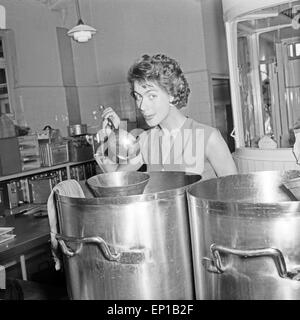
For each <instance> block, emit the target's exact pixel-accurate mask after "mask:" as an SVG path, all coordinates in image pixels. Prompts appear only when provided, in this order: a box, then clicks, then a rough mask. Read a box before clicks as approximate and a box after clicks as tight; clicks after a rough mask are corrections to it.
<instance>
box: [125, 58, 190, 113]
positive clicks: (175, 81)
mask: <svg viewBox="0 0 300 320" xmlns="http://www.w3.org/2000/svg"><path fill="white" fill-rule="evenodd" d="M127 80H128V82H129V83H130V85H131V90H133V86H134V82H138V83H140V84H141V83H145V82H148V81H151V82H155V83H156V84H157V85H158V86H159V87H160V88H162V89H163V90H165V91H166V92H167V93H168V94H170V95H171V96H173V97H174V100H173V101H172V104H173V105H174V106H175V107H176V108H178V109H180V108H182V107H185V106H186V105H187V101H188V96H189V94H190V88H189V84H188V82H187V80H186V78H185V76H184V74H183V72H182V70H181V68H180V66H179V64H178V62H177V61H175V60H174V59H171V58H169V57H167V56H166V55H164V54H156V55H153V56H152V57H151V56H149V55H143V56H142V57H141V58H140V59H139V60H138V61H136V62H135V63H134V64H133V65H132V66H131V68H130V69H129V71H128V76H127Z"/></svg>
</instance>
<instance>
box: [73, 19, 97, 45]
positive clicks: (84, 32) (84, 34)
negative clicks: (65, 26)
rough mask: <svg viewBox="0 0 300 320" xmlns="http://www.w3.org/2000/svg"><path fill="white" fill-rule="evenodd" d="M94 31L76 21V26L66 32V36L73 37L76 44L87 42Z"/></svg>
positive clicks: (80, 21)
mask: <svg viewBox="0 0 300 320" xmlns="http://www.w3.org/2000/svg"><path fill="white" fill-rule="evenodd" d="M96 31H97V30H96V29H94V28H93V27H90V26H88V25H86V24H84V23H83V22H82V20H79V21H78V24H77V26H75V27H74V28H72V29H71V30H69V31H68V36H70V37H73V38H74V40H75V41H77V42H87V41H88V40H89V39H91V38H92V35H93V34H95V33H96Z"/></svg>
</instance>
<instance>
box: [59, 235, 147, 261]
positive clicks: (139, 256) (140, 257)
mask: <svg viewBox="0 0 300 320" xmlns="http://www.w3.org/2000/svg"><path fill="white" fill-rule="evenodd" d="M56 239H57V241H58V243H59V244H60V247H61V249H62V252H63V253H64V254H65V255H66V256H67V257H68V258H71V257H74V256H76V255H78V254H80V252H81V250H82V247H83V244H85V243H93V244H96V245H97V246H98V247H99V249H100V250H101V252H102V254H103V256H104V257H105V258H106V259H107V260H109V261H115V262H119V263H123V264H139V263H142V262H143V261H144V260H145V259H146V257H147V255H146V250H145V249H131V250H129V251H120V252H118V253H113V252H112V250H111V249H110V247H111V246H108V244H107V243H106V241H105V240H104V239H102V238H101V237H99V236H94V237H84V238H77V237H68V236H63V235H61V234H56ZM68 242H73V243H76V244H78V245H79V246H78V248H77V249H76V250H75V251H74V250H73V249H71V248H70V247H69V246H68V245H67V244H66V243H68ZM113 251H114V252H116V250H115V249H114V250H113Z"/></svg>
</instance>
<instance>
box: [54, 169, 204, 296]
mask: <svg viewBox="0 0 300 320" xmlns="http://www.w3.org/2000/svg"><path fill="white" fill-rule="evenodd" d="M149 175H150V180H149V182H148V184H147V186H146V188H145V190H144V194H141V195H132V196H121V197H108V198H104V197H103V198H70V197H65V196H61V195H56V197H57V207H58V215H59V226H60V233H61V235H58V236H57V238H58V240H59V243H60V245H61V248H62V249H63V251H64V266H65V271H66V277H67V286H68V292H69V296H70V298H72V299H103V300H104V299H158V300H161V299H193V298H195V294H194V280H193V269H192V250H191V245H190V233H189V225H188V205H187V198H186V188H187V186H189V185H190V184H191V183H194V182H196V181H199V180H200V176H199V175H188V174H186V173H184V172H150V173H149Z"/></svg>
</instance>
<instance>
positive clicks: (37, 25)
mask: <svg viewBox="0 0 300 320" xmlns="http://www.w3.org/2000/svg"><path fill="white" fill-rule="evenodd" d="M0 4H1V5H4V6H5V8H6V21H7V22H6V24H7V28H11V29H13V30H14V33H15V42H16V51H17V61H16V63H17V65H18V75H17V82H16V88H15V91H16V96H17V108H18V111H22V110H24V116H25V119H26V121H27V123H28V125H29V126H30V127H31V128H32V129H33V130H41V129H42V127H43V126H44V125H46V124H50V125H52V126H53V127H56V128H60V129H61V131H62V132H63V134H66V126H67V125H68V120H69V118H68V110H69V112H70V110H71V111H72V110H73V113H75V114H72V117H73V119H74V118H75V119H76V117H77V119H81V121H82V123H88V125H89V126H95V125H96V124H98V120H97V119H94V117H93V111H94V110H96V106H97V105H99V104H104V105H108V106H112V107H114V108H115V109H116V111H117V112H118V113H119V114H120V116H121V117H122V118H127V119H129V120H135V117H136V114H135V108H134V105H133V102H132V101H131V100H130V97H129V95H128V87H127V83H126V73H127V70H128V68H129V66H130V65H131V63H132V62H133V61H134V60H135V59H136V58H138V57H139V56H140V55H142V54H143V53H149V54H154V53H159V52H161V53H165V54H167V55H170V56H172V57H173V58H175V59H176V60H178V61H179V62H180V64H181V66H182V69H183V70H184V71H185V73H186V75H187V78H188V80H189V82H190V86H191V96H190V99H189V106H188V107H187V108H186V110H183V111H184V112H185V113H186V114H188V115H189V116H191V117H193V118H195V119H196V120H199V121H201V122H204V123H207V124H213V122H214V114H213V108H212V88H211V85H210V84H211V82H210V77H211V73H215V74H226V73H228V68H227V56H226V46H225V42H224V37H225V35H224V34H225V33H224V29H223V22H222V10H221V8H222V7H221V5H222V4H221V0H159V1H157V0H143V1H141V0H84V1H80V9H81V15H82V19H83V20H84V22H85V23H86V24H88V25H91V26H93V27H95V28H96V29H97V33H96V35H95V36H94V37H93V39H92V40H90V41H89V42H87V43H81V44H78V43H76V42H74V41H73V40H70V39H69V38H68V37H66V41H71V48H72V56H73V60H74V61H73V62H74V63H73V65H74V72H75V73H74V74H75V80H76V83H75V85H76V86H75V87H74V88H73V89H76V92H77V94H78V103H79V106H80V114H76V113H78V112H79V111H76V110H77V109H76V108H75V105H74V108H73V109H72V103H74V104H76V103H77V102H76V101H75V100H74V101H70V99H68V96H66V83H67V82H66V81H65V80H63V78H65V77H63V76H62V68H61V60H60V59H61V57H60V50H59V47H58V39H57V28H60V29H59V30H60V34H61V30H62V29H61V28H66V31H67V29H69V28H71V27H73V26H75V24H76V23H77V15H76V12H75V3H74V2H73V1H70V0H57V1H56V2H55V1H42V0H26V1H19V0H6V1H5V0H0ZM220 20H221V21H220ZM68 86H69V87H72V86H73V85H72V83H71V84H69V85H68ZM67 91H68V90H67ZM78 110H79V109H78Z"/></svg>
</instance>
